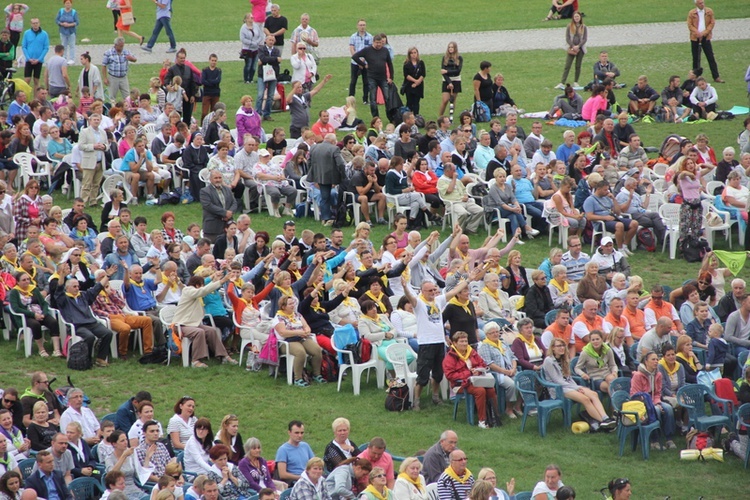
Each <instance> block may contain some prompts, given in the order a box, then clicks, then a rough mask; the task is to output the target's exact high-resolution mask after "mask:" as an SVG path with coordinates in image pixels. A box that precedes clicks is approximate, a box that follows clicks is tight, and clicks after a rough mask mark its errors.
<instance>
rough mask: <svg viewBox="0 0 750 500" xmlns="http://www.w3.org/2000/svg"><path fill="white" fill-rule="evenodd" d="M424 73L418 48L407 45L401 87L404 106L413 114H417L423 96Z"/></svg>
mask: <svg viewBox="0 0 750 500" xmlns="http://www.w3.org/2000/svg"><path fill="white" fill-rule="evenodd" d="M426 74H427V71H426V70H425V66H424V61H423V60H422V59H420V57H419V50H418V49H417V48H416V47H409V50H407V51H406V60H405V61H404V83H403V84H402V88H403V89H404V94H405V95H406V106H407V107H408V108H409V110H411V112H412V113H414V114H415V115H418V114H419V101H421V100H422V98H424V77H425V76H426Z"/></svg>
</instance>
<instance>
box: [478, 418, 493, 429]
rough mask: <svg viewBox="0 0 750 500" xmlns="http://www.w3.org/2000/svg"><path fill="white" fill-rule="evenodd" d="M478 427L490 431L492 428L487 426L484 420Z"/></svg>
mask: <svg viewBox="0 0 750 500" xmlns="http://www.w3.org/2000/svg"><path fill="white" fill-rule="evenodd" d="M477 427H479V428H480V429H489V428H490V426H489V425H487V422H485V421H484V420H480V421H479V423H478V424H477Z"/></svg>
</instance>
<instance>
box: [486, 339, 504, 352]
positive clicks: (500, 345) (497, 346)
mask: <svg viewBox="0 0 750 500" xmlns="http://www.w3.org/2000/svg"><path fill="white" fill-rule="evenodd" d="M482 342H484V343H485V344H487V345H491V346H492V347H494V348H495V349H497V350H498V351H500V354H502V355H505V348H504V347H503V343H502V342H501V341H500V340H498V341H497V342H493V341H491V340H490V339H489V338H487V337H485V338H484V340H483V341H482Z"/></svg>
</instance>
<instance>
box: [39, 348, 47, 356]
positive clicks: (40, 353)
mask: <svg viewBox="0 0 750 500" xmlns="http://www.w3.org/2000/svg"><path fill="white" fill-rule="evenodd" d="M39 355H40V356H41V357H43V358H49V354H48V353H47V350H46V349H44V348H42V349H40V350H39Z"/></svg>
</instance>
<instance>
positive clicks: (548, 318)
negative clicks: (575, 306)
mask: <svg viewBox="0 0 750 500" xmlns="http://www.w3.org/2000/svg"><path fill="white" fill-rule="evenodd" d="M556 317H557V309H552V310H550V311H547V314H545V315H544V324H545V325H547V326H549V325H551V324H552V323H554V322H555V318H556Z"/></svg>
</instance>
